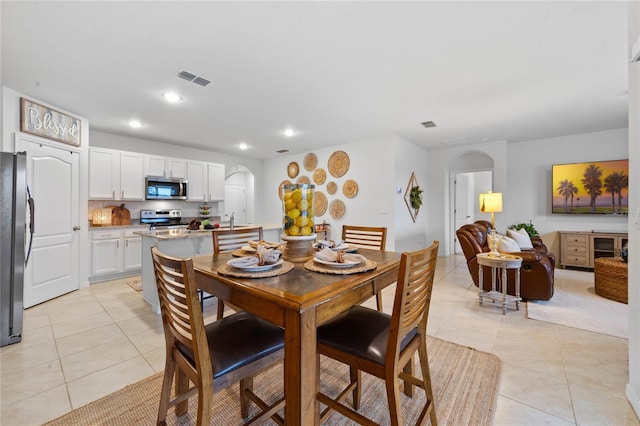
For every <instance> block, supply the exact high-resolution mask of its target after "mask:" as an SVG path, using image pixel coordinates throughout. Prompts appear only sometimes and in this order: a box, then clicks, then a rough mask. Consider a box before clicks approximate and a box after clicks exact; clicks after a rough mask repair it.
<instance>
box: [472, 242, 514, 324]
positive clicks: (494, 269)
mask: <svg viewBox="0 0 640 426" xmlns="http://www.w3.org/2000/svg"><path fill="white" fill-rule="evenodd" d="M476 259H477V260H478V282H479V283H480V292H479V293H478V296H479V297H480V305H482V299H483V298H487V299H489V300H491V301H492V302H501V303H502V315H505V314H506V313H507V304H509V303H514V302H515V304H516V310H517V311H519V310H520V301H521V300H522V298H521V297H520V265H522V258H521V257H518V256H513V255H510V254H501V255H498V256H496V255H494V254H491V253H480V254H478V255H477V256H476ZM483 266H488V267H490V268H491V291H484V290H483V288H482V283H483V282H484V281H483V278H484V277H483V269H484V268H483ZM507 269H515V272H516V282H515V284H516V285H515V288H516V295H515V296H512V295H510V294H507ZM498 277H500V278H498ZM498 280H499V281H500V287H501V291H497V290H496V288H497V285H496V284H497V281H498Z"/></svg>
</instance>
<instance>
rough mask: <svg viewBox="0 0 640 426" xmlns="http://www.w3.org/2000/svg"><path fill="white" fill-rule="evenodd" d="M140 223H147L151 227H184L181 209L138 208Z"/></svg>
mask: <svg viewBox="0 0 640 426" xmlns="http://www.w3.org/2000/svg"><path fill="white" fill-rule="evenodd" d="M140 223H142V224H145V223H146V224H149V227H150V228H151V229H153V228H157V227H162V226H164V227H167V226H175V227H184V226H185V225H187V223H186V222H183V221H182V210H180V209H171V210H140Z"/></svg>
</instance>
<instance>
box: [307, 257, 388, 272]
mask: <svg viewBox="0 0 640 426" xmlns="http://www.w3.org/2000/svg"><path fill="white" fill-rule="evenodd" d="M304 267H305V268H306V269H308V270H310V271H313V272H322V273H323V274H334V275H350V274H357V273H359V272H367V271H371V270H372V269H376V268H377V267H378V264H377V263H376V262H374V261H373V260H369V259H367V261H366V262H365V263H364V265H356V266H354V267H352V268H334V267H332V266H330V265H323V264H322V263H316V262H314V261H313V259H311V260H309V261H307V262H306V263H305V264H304Z"/></svg>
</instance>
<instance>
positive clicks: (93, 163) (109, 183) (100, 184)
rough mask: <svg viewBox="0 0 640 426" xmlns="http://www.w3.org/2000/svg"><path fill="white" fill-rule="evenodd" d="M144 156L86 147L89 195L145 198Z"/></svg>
mask: <svg viewBox="0 0 640 426" xmlns="http://www.w3.org/2000/svg"><path fill="white" fill-rule="evenodd" d="M142 160H143V155H142V154H138V153H135V152H126V151H117V150H113V149H106V148H90V149H89V198H91V199H94V200H144V176H143V174H142V167H143V163H142Z"/></svg>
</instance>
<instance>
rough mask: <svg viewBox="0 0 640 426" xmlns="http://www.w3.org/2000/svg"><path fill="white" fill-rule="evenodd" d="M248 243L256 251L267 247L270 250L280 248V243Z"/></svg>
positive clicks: (262, 241)
mask: <svg viewBox="0 0 640 426" xmlns="http://www.w3.org/2000/svg"><path fill="white" fill-rule="evenodd" d="M248 243H249V246H250V247H251V248H254V249H257V248H258V247H266V248H268V249H277V248H278V247H280V243H270V242H268V241H265V240H260V241H253V240H251V241H249V242H248Z"/></svg>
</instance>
